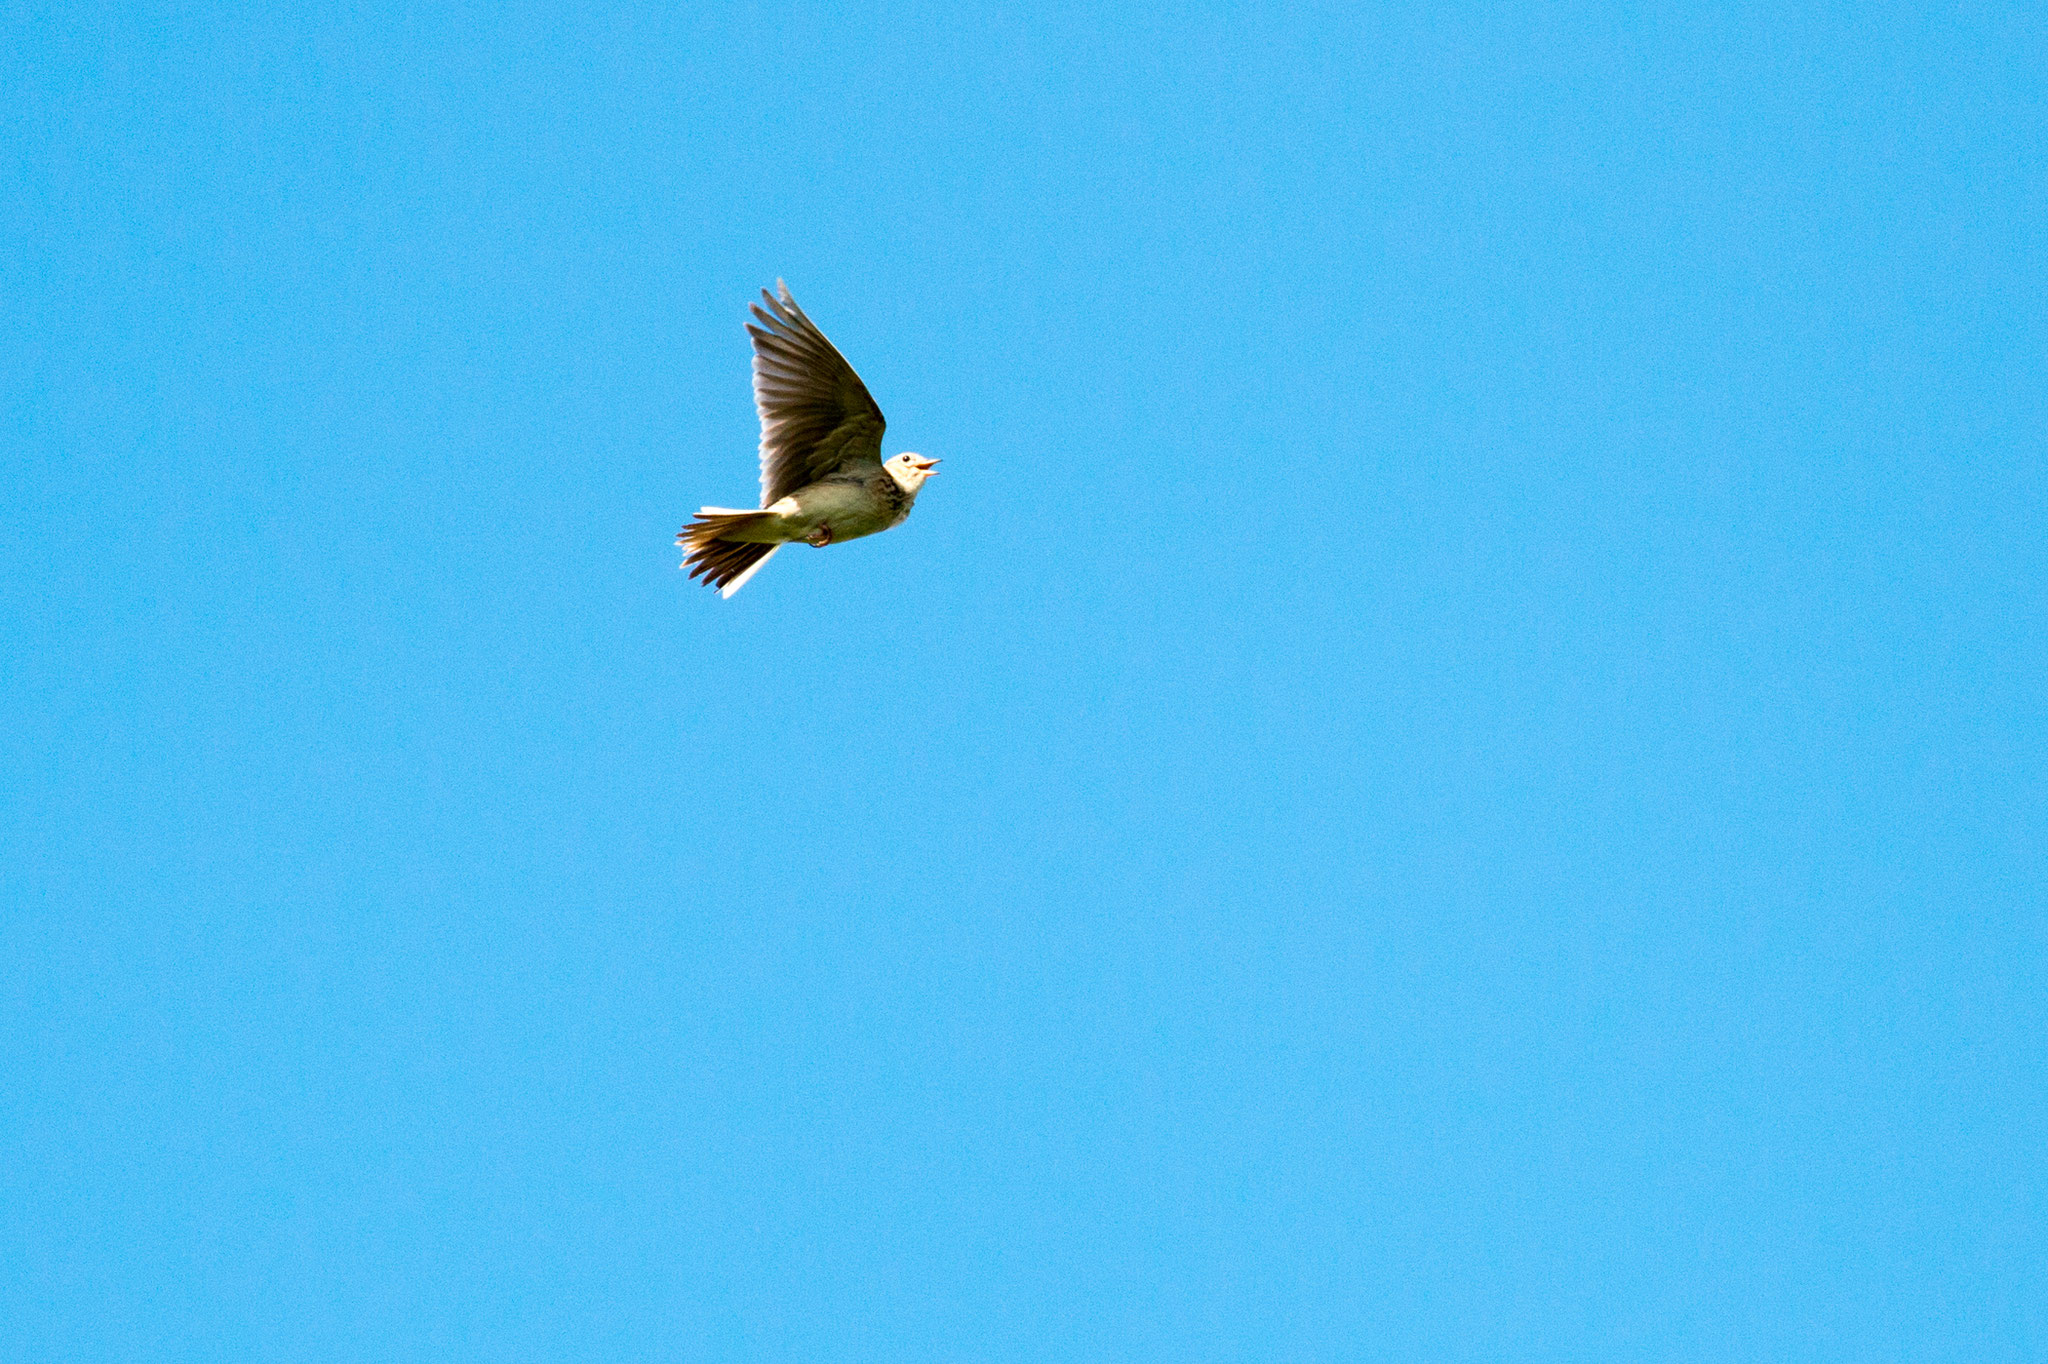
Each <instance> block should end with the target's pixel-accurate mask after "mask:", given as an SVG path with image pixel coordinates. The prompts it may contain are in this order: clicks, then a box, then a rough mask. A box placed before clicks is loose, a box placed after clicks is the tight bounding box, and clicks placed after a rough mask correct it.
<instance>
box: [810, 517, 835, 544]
mask: <svg viewBox="0 0 2048 1364" xmlns="http://www.w3.org/2000/svg"><path fill="white" fill-rule="evenodd" d="M804 543H805V544H807V545H815V546H816V547H817V548H819V549H823V548H824V547H825V546H827V545H829V544H831V543H832V523H831V522H830V521H820V522H819V523H818V528H817V529H816V530H814V531H812V532H811V533H810V535H809V536H808V537H806V538H805V540H804Z"/></svg>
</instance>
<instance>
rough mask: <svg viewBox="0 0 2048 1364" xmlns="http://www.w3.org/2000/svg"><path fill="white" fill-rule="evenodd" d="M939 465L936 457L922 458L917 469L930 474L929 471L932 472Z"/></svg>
mask: <svg viewBox="0 0 2048 1364" xmlns="http://www.w3.org/2000/svg"><path fill="white" fill-rule="evenodd" d="M938 467H939V462H938V461H937V460H935V459H927V460H922V461H920V462H919V464H918V466H917V469H918V472H919V473H925V474H928V473H930V472H931V471H932V470H934V469H936V468H938Z"/></svg>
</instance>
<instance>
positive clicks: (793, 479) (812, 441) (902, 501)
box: [676, 280, 938, 597]
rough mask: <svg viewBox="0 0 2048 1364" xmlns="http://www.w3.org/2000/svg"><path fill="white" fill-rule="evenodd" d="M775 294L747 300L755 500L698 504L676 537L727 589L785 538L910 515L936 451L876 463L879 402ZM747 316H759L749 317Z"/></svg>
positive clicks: (701, 569)
mask: <svg viewBox="0 0 2048 1364" xmlns="http://www.w3.org/2000/svg"><path fill="white" fill-rule="evenodd" d="M775 287H776V290H777V291H778V293H779V294H780V297H779V298H778V297H776V296H775V295H771V294H770V293H769V292H768V291H767V290H766V289H763V290H762V291H761V300H762V303H765V304H766V305H767V306H766V307H765V308H764V307H763V306H762V304H761V303H756V304H754V305H752V311H753V315H754V322H752V323H749V324H748V325H747V334H748V335H749V336H751V337H753V338H754V406H755V407H756V408H757V409H758V410H759V411H760V414H761V507H760V509H759V510H758V511H740V510H736V509H734V508H730V507H704V508H702V509H701V510H699V511H698V513H697V517H696V519H695V520H693V521H691V522H690V524H689V525H687V526H684V527H683V529H682V533H681V534H680V535H678V536H677V537H676V543H677V544H679V545H683V546H685V547H687V548H688V550H689V553H688V554H687V555H686V556H685V557H684V559H683V567H684V568H687V569H688V570H689V571H690V576H691V577H692V578H701V579H703V580H704V582H705V583H706V584H707V585H709V586H712V587H716V588H718V589H719V591H720V595H721V596H727V597H730V596H731V595H732V594H733V593H735V592H737V591H739V590H740V588H742V587H744V586H745V585H746V583H747V580H748V579H750V578H752V577H753V576H754V575H755V574H756V573H759V572H760V571H761V568H762V566H763V565H765V564H766V563H767V562H768V561H769V560H770V559H772V558H774V557H775V553H776V551H777V550H779V549H781V548H782V546H784V545H786V544H789V543H791V542H792V541H797V540H801V541H803V542H805V543H806V544H810V545H815V546H818V547H820V548H822V547H823V546H825V545H830V544H837V543H838V542H839V541H841V540H856V539H859V538H860V537H861V536H863V535H873V534H874V533H875V532H877V531H884V530H888V529H889V528H890V527H891V526H894V525H898V524H900V523H901V522H902V520H903V518H904V517H906V516H908V515H910V508H911V506H912V504H914V503H915V502H916V501H917V494H918V491H919V489H921V488H922V487H923V486H924V481H925V479H926V478H928V477H929V476H930V475H931V471H932V466H933V465H935V464H937V463H938V461H937V460H935V459H925V458H923V457H922V456H919V455H913V454H908V453H906V454H901V455H897V456H896V457H895V458H894V459H891V460H889V461H888V463H886V464H885V463H883V462H882V431H883V428H884V426H885V423H884V421H883V419H882V409H881V408H879V407H877V406H876V405H875V400H874V398H873V397H872V396H870V395H869V393H868V389H867V385H866V384H863V383H862V382H861V381H860V376H859V375H858V374H855V373H854V372H853V366H852V365H849V364H847V363H846V357H845V356H843V355H841V354H840V353H839V351H838V349H837V348H836V347H835V346H833V344H832V343H831V342H830V341H827V340H826V339H825V333H823V332H821V331H819V330H818V328H817V324H816V323H814V322H812V321H811V319H810V318H808V317H806V316H805V315H804V311H803V309H801V308H799V307H797V306H796V300H795V299H793V298H791V297H790V296H789V289H788V287H787V286H785V285H784V284H783V283H782V281H781V280H777V281H775ZM755 323H758V324H759V325H755Z"/></svg>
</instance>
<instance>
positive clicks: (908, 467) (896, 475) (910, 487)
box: [882, 450, 938, 494]
mask: <svg viewBox="0 0 2048 1364" xmlns="http://www.w3.org/2000/svg"><path fill="white" fill-rule="evenodd" d="M937 465H938V461H937V460H935V459H926V458H925V457H924V456H923V455H913V454H911V453H910V452H909V451H908V450H906V451H904V452H903V453H902V454H900V455H897V456H896V457H895V458H893V459H891V460H890V461H889V462H888V463H887V464H884V465H883V466H882V467H883V468H884V469H887V470H888V471H889V477H891V478H893V479H895V480H896V484H897V486H898V487H900V488H902V489H903V491H904V492H907V493H912V494H914V493H916V492H917V490H918V489H919V488H922V487H923V486H924V481H925V480H926V479H928V478H930V477H931V476H932V470H933V469H934V468H935V467H936V466H937Z"/></svg>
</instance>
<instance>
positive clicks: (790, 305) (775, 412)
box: [747, 280, 886, 507]
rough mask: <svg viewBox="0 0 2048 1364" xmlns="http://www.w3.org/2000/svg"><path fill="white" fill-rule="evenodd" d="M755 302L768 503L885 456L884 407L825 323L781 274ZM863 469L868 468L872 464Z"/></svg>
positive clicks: (750, 327) (764, 500) (753, 331)
mask: <svg viewBox="0 0 2048 1364" xmlns="http://www.w3.org/2000/svg"><path fill="white" fill-rule="evenodd" d="M775 288H776V291H777V293H779V294H780V295H781V297H780V298H777V297H776V296H775V295H774V294H770V293H769V292H768V291H767V290H766V289H763V290H762V291H761V299H762V303H765V304H766V305H767V306H766V307H765V308H764V307H763V306H762V305H761V303H756V304H754V305H753V309H752V311H753V314H754V318H755V321H756V322H758V323H759V324H760V325H759V326H756V325H754V323H748V324H747V334H748V335H749V336H752V337H753V338H754V406H755V407H756V408H758V409H759V410H760V413H761V505H762V506H764V507H766V506H769V505H771V504H772V503H774V502H776V501H778V500H779V499H781V498H783V497H786V496H788V495H789V494H790V493H793V492H795V491H796V490H797V489H798V488H801V487H804V486H806V485H807V484H811V483H816V482H817V481H818V480H819V479H821V478H824V477H825V476H826V475H827V474H830V473H832V472H833V471H834V470H837V469H840V468H842V467H844V466H846V465H849V464H856V465H862V466H868V465H879V464H880V463H881V460H882V430H883V427H884V426H885V425H886V423H885V422H884V420H883V417H882V409H881V408H879V407H877V406H876V405H875V400H874V398H873V397H872V396H870V395H869V393H868V387H867V385H866V384H864V383H862V382H861V381H860V376H859V375H858V374H855V373H854V372H853V366H852V365H849V364H847V363H846V357H845V356H843V355H841V354H840V353H839V350H838V348H837V347H835V346H834V345H833V344H832V343H831V342H830V341H828V340H826V339H825V333H823V332H821V331H819V330H818V327H817V324H816V323H814V322H812V321H811V319H810V318H808V317H806V316H805V315H804V310H803V309H801V308H799V307H797V306H796V300H795V299H793V298H791V297H790V296H789V288H788V286H786V285H785V284H783V282H782V281H781V280H777V281H775ZM860 472H861V473H862V474H865V473H866V472H867V471H866V469H865V468H863V469H861V470H860Z"/></svg>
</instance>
